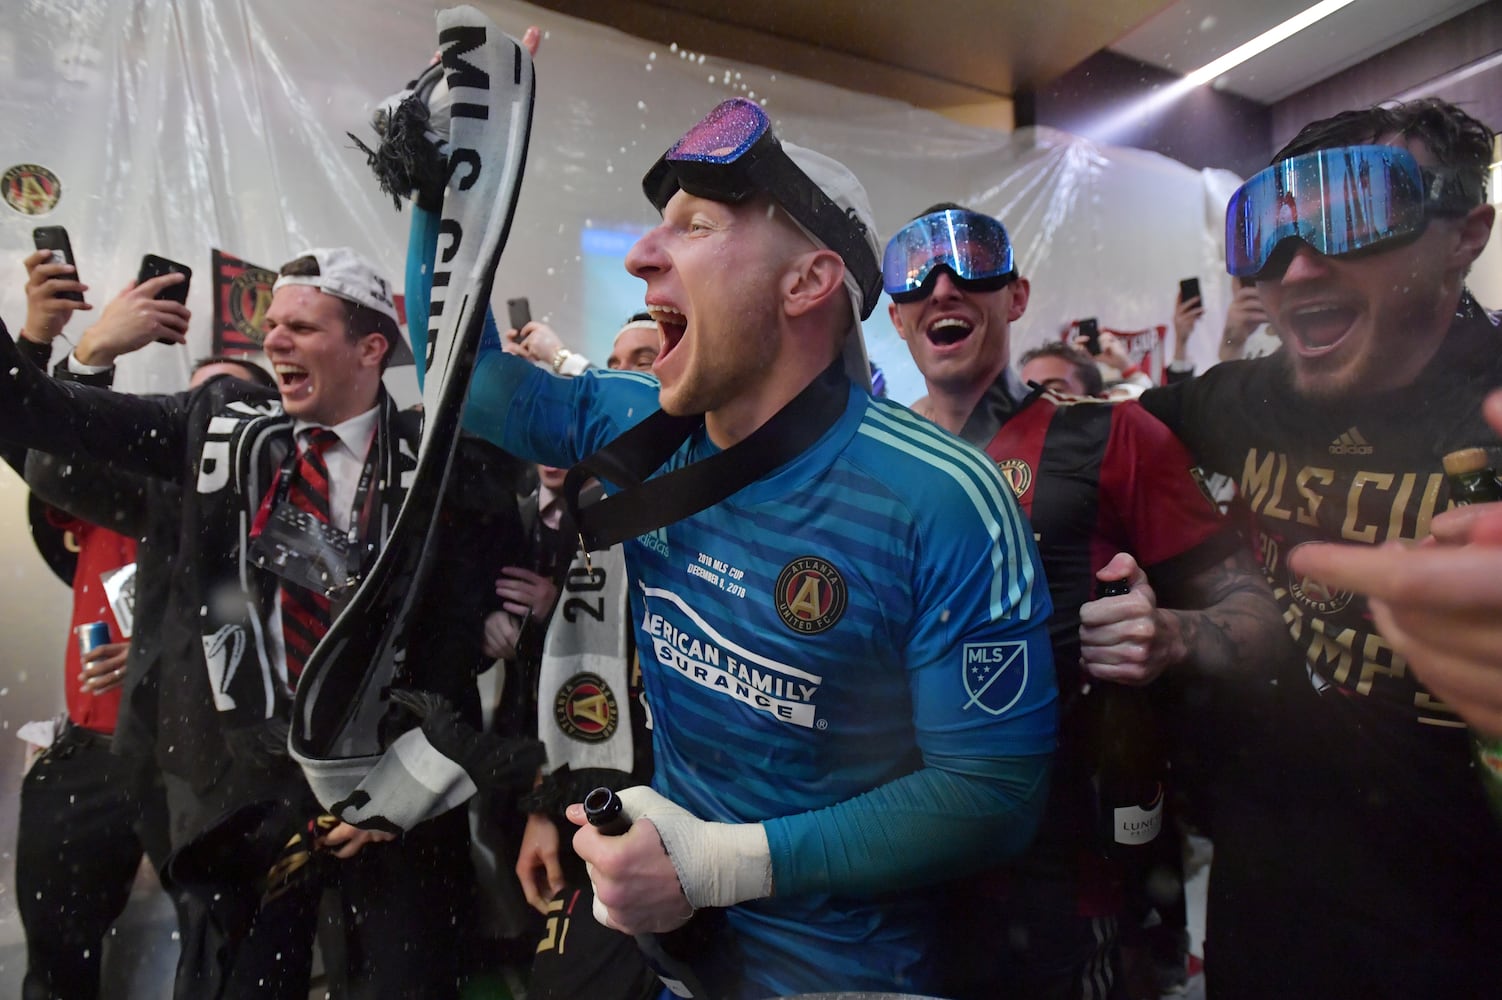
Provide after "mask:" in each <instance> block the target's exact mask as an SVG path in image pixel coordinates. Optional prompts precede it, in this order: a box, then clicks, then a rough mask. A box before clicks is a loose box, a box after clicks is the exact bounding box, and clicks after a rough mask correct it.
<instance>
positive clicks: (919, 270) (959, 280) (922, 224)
mask: <svg viewBox="0 0 1502 1000" xmlns="http://www.w3.org/2000/svg"><path fill="white" fill-rule="evenodd" d="M940 268H943V269H944V270H946V271H948V272H949V276H950V278H951V280H953V281H954V282H955V284H957V285H959V286H960V287H961V288H964V289H967V290H970V291H976V292H993V291H995V290H996V289H998V288H1001V287H1002V286H1003V285H1005V284H1007V283H1008V282H1011V281H1013V280H1015V279H1016V277H1017V267H1016V265H1015V264H1014V263H1013V261H1012V243H1011V240H1009V239H1007V231H1006V228H1005V227H1003V226H1002V224H1001V223H1000V222H997V221H996V220H995V219H993V218H991V217H990V216H989V215H982V214H980V213H979V212H971V211H968V210H966V209H962V208H950V209H943V210H941V211H936V212H929V213H928V214H926V215H920V216H919V217H918V218H916V219H914V220H913V221H912V222H909V223H908V224H907V225H905V226H903V227H902V228H901V229H899V230H898V231H897V235H895V236H893V237H892V239H891V241H890V242H888V243H887V251H886V253H885V255H883V258H882V265H881V275H882V287H883V289H884V290H885V291H886V293H887V294H888V295H890V296H891V297H892V301H893V302H916V301H918V300H919V299H923V298H927V297H928V295H929V294H930V293H931V292H932V290H933V279H934V277H935V276H936V275H937V273H938V270H939V269H940Z"/></svg>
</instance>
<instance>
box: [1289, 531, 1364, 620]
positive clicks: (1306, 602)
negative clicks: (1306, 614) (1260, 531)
mask: <svg viewBox="0 0 1502 1000" xmlns="http://www.w3.org/2000/svg"><path fill="white" fill-rule="evenodd" d="M1313 544H1317V543H1314V542H1300V543H1299V544H1298V545H1295V546H1294V547H1293V549H1292V550H1291V551H1290V552H1289V553H1288V555H1289V566H1288V592H1289V593H1291V594H1292V595H1293V598H1294V600H1296V601H1298V602H1299V603H1300V604H1302V605H1303V606H1304V607H1306V608H1308V609H1309V610H1310V611H1313V612H1314V613H1315V614H1320V615H1333V614H1336V613H1337V612H1340V611H1344V610H1345V609H1346V608H1347V607H1348V606H1349V605H1350V603H1351V602H1352V601H1353V600H1355V599H1356V595H1355V594H1354V593H1352V592H1351V591H1349V590H1341V589H1339V588H1337V587H1331V586H1329V585H1328V584H1325V583H1322V582H1320V581H1319V580H1314V579H1311V578H1309V577H1307V576H1300V575H1299V574H1297V573H1295V572H1294V571H1293V558H1292V557H1293V553H1294V552H1297V551H1298V550H1299V549H1301V548H1303V547H1304V546H1305V545H1313Z"/></svg>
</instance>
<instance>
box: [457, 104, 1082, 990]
mask: <svg viewBox="0 0 1502 1000" xmlns="http://www.w3.org/2000/svg"><path fill="white" fill-rule="evenodd" d="M643 187H644V190H645V193H646V194H647V197H648V198H649V200H650V201H651V202H652V204H653V205H655V206H656V207H657V208H658V209H659V210H660V211H661V213H662V220H661V223H660V224H659V225H657V226H655V227H653V228H652V229H651V230H650V231H648V232H647V233H645V234H644V235H643V236H642V237H641V239H640V240H639V241H638V242H637V243H636V245H634V246H633V247H632V248H631V250H630V252H629V253H628V254H627V256H626V267H627V269H628V270H629V271H631V273H632V274H634V275H636V276H637V277H639V278H641V279H642V280H643V281H644V282H645V284H646V290H645V295H644V301H645V304H646V306H647V310H648V312H649V313H650V314H651V316H652V318H653V320H654V321H655V323H656V324H657V328H658V330H659V336H660V339H661V345H662V351H661V353H660V354H659V355H658V357H657V359H656V360H655V361H654V362H653V364H652V368H651V372H652V374H653V375H656V376H657V378H656V380H653V379H650V378H644V377H643V376H642V375H641V374H638V373H634V372H610V371H600V370H590V371H586V372H584V373H582V374H580V375H578V376H577V377H575V378H572V379H561V378H557V377H555V376H553V375H551V374H549V373H547V372H546V371H544V370H541V369H539V368H538V367H536V366H533V365H531V364H529V363H527V362H525V361H524V360H523V359H521V358H518V357H516V356H513V355H507V354H503V353H500V352H498V351H491V352H488V353H483V354H482V356H481V358H480V360H479V362H478V363H477V370H476V375H475V380H474V382H473V383H472V384H471V392H470V397H469V401H468V407H467V410H466V414H465V419H466V425H467V426H468V427H470V428H471V429H473V430H476V431H479V432H481V433H485V434H486V435H487V436H488V437H490V439H491V440H493V441H494V442H495V443H496V444H498V445H500V446H501V447H502V448H504V449H506V450H508V451H510V452H512V453H514V454H517V455H520V456H522V457H525V458H527V459H529V460H532V461H539V462H544V463H546V464H548V465H552V466H555V467H571V466H573V467H576V468H575V469H574V471H573V472H571V473H570V481H573V480H574V479H575V478H576V476H577V475H578V473H579V472H580V471H581V468H580V467H582V469H584V470H588V471H594V472H597V473H598V474H599V476H600V478H601V480H602V481H603V482H604V483H605V484H606V486H607V492H608V493H609V496H608V497H607V499H605V500H602V501H601V502H600V503H598V504H594V505H590V506H584V507H579V508H578V510H577V513H578V521H579V526H580V529H581V532H585V533H586V534H593V537H595V538H596V539H598V538H599V537H600V535H599V534H594V533H593V532H592V528H591V524H598V523H600V522H599V521H594V520H593V519H594V518H596V517H597V516H598V517H599V518H600V519H601V521H603V520H604V514H603V512H604V511H605V510H606V505H607V504H610V505H611V506H610V508H609V509H610V510H613V511H624V512H629V515H630V518H631V521H630V524H629V530H628V531H623V532H621V533H620V536H619V537H620V538H621V539H622V545H623V549H624V552H625V556H626V569H627V573H628V574H629V577H630V582H631V586H630V588H629V589H630V595H631V596H630V599H631V604H632V607H631V615H630V618H631V620H632V621H634V622H635V623H636V629H637V632H636V636H637V649H638V650H639V652H640V660H641V678H642V684H643V689H644V692H645V700H646V702H647V703H649V704H650V705H651V708H652V714H653V749H654V751H655V758H654V759H655V761H656V764H655V772H654V776H653V779H652V786H651V787H650V788H648V787H636V788H627V789H624V790H622V791H621V793H620V798H621V801H622V803H623V804H624V806H625V811H626V813H627V815H628V816H629V817H630V818H631V819H632V821H633V825H632V827H631V829H630V830H629V831H628V832H626V833H625V834H624V835H622V836H619V837H615V838H607V837H605V836H604V835H602V834H600V833H599V832H597V831H596V830H594V829H585V830H581V831H580V832H579V833H577V834H576V835H575V838H574V846H575V848H576V850H577V851H578V854H579V856H580V857H581V858H582V859H584V860H585V861H586V862H587V863H588V864H589V865H590V871H591V879H592V882H593V885H594V887H595V890H596V892H595V906H594V912H595V914H596V916H597V918H598V919H599V921H600V923H602V924H604V925H605V926H608V927H612V928H615V929H617V930H621V931H624V932H627V933H637V932H640V931H657V932H661V931H666V930H671V929H673V928H675V927H677V926H678V925H680V924H682V923H683V922H684V921H685V920H686V919H688V918H689V917H690V916H691V915H692V912H693V909H695V908H710V909H713V910H716V911H719V913H720V914H721V915H722V918H723V924H722V925H721V926H720V927H719V929H718V930H716V931H714V934H715V935H716V936H715V940H714V942H713V944H711V945H709V946H707V947H705V948H704V949H703V950H702V952H701V954H700V955H698V956H695V960H694V961H691V962H689V963H688V965H689V966H690V968H689V970H688V972H690V973H692V974H693V976H697V977H698V978H700V979H701V980H707V981H708V986H709V987H710V989H711V990H714V989H715V988H716V987H717V986H719V987H720V989H719V990H718V991H716V992H715V996H717V997H723V998H738V1000H740V998H749V997H752V996H786V995H794V994H806V993H823V992H830V991H834V990H860V991H878V992H901V993H925V994H933V993H936V992H938V990H939V989H940V986H941V984H940V982H939V980H938V978H937V975H936V973H937V972H938V971H939V970H938V969H937V967H936V965H935V963H934V961H933V947H932V945H933V941H932V936H933V932H934V920H933V915H934V913H935V912H936V911H937V909H938V907H939V904H940V900H939V898H938V892H937V890H928V889H925V887H926V886H931V885H933V884H934V883H937V882H940V881H942V880H944V879H947V878H950V877H954V876H958V875H960V874H963V873H965V872H968V871H973V870H975V869H976V868H978V867H981V866H982V865H984V864H987V863H990V862H991V861H992V860H993V859H994V858H996V857H998V856H1003V857H1004V856H1007V855H1009V854H1013V853H1016V852H1018V851H1020V850H1021V849H1022V848H1023V846H1025V844H1026V842H1027V841H1028V840H1029V839H1031V837H1032V834H1033V833H1034V831H1035V830H1036V818H1037V815H1038V813H1039V812H1040V811H1041V809H1042V804H1043V798H1044V796H1045V794H1046V791H1045V789H1046V785H1047V781H1046V774H1047V769H1048V766H1049V761H1050V759H1051V752H1052V749H1053V744H1054V737H1055V735H1056V732H1055V722H1056V719H1055V717H1054V713H1053V706H1054V703H1055V701H1056V699H1057V693H1056V689H1055V686H1054V683H1053V671H1052V656H1051V653H1050V649H1049V646H1048V640H1047V629H1046V622H1047V617H1048V608H1049V601H1048V598H1047V596H1046V589H1045V588H1044V586H1043V585H1042V580H1041V570H1040V569H1039V567H1038V562H1037V553H1036V550H1035V549H1034V547H1033V544H1032V540H1031V533H1030V532H1029V531H1028V530H1027V526H1026V524H1025V523H1024V521H1023V518H1022V515H1021V512H1020V511H1019V509H1018V507H1017V504H1016V501H1015V499H1014V498H1013V496H1012V494H1011V493H1010V491H1008V490H1007V488H1006V484H1005V482H1004V481H1003V480H1002V478H1001V476H1000V474H999V472H998V471H997V469H996V467H995V466H994V465H993V464H992V463H990V462H987V461H985V460H984V459H983V458H982V457H981V456H979V455H976V454H974V453H973V452H970V451H969V450H965V449H957V448H955V447H954V443H953V441H951V440H950V439H949V438H948V436H947V435H945V434H943V432H941V431H940V430H938V429H937V428H935V427H933V426H932V425H931V424H928V423H927V422H925V421H923V420H921V419H919V418H917V417H915V416H914V415H913V414H912V413H910V412H909V411H908V410H907V409H906V408H904V407H901V406H899V405H897V404H895V403H889V402H886V401H884V400H878V399H874V398H873V397H872V396H871V395H870V394H869V393H868V392H866V391H865V389H864V388H863V387H862V386H858V385H856V384H854V383H855V381H856V380H859V381H860V382H861V383H864V382H865V380H866V379H867V378H868V377H869V373H870V368H869V365H868V364H867V362H866V359H865V356H864V351H863V350H862V349H861V337H860V328H859V321H860V319H861V318H863V317H864V316H866V315H868V314H869V313H870V312H871V309H872V308H873V306H874V305H875V302H876V300H877V299H878V298H879V297H880V293H881V284H882V282H881V269H880V267H879V266H878V259H879V253H880V245H879V244H878V243H877V242H876V237H875V223H874V219H873V217H872V213H871V209H870V205H869V203H868V201H867V198H866V194H865V191H864V188H862V186H861V185H860V182H859V181H858V180H857V179H856V178H855V176H854V175H853V174H852V173H851V172H850V171H849V170H848V169H847V168H846V167H844V166H843V165H841V164H839V163H838V162H836V161H834V160H832V159H830V158H829V157H826V156H822V155H821V154H819V153H816V152H814V151H812V150H807V149H802V148H799V147H797V146H794V145H792V144H791V143H784V142H781V141H779V140H778V138H777V137H776V136H775V135H773V133H772V131H771V126H770V122H769V121H768V120H767V117H766V115H765V113H764V112H763V111H762V110H761V109H760V107H759V106H757V105H755V104H753V103H751V102H749V101H745V100H732V101H728V102H726V103H724V104H722V105H720V106H719V107H718V108H716V109H714V111H713V112H711V113H710V114H709V115H708V116H707V117H706V118H705V119H704V120H703V121H701V122H699V123H698V124H697V125H695V126H694V127H693V128H691V129H690V130H689V131H688V133H687V134H685V135H684V136H683V138H682V139H680V140H679V141H678V142H676V143H674V144H673V146H672V147H671V148H670V149H669V150H668V151H667V153H666V154H664V155H663V157H662V158H661V159H660V160H659V161H658V162H657V163H656V165H654V166H653V167H652V169H651V170H650V171H649V172H648V173H647V175H646V177H645V179H644V182H643ZM700 418H702V419H700ZM668 430H674V432H675V433H676V435H677V436H676V437H673V436H671V435H669V434H668V433H667V431H668ZM648 439H650V441H649V443H650V445H651V449H650V450H649V449H647V448H645V447H643V448H637V447H636V445H637V444H638V443H639V442H642V441H647V440H648ZM605 459H609V460H610V461H609V462H607V461H605ZM647 497H651V498H652V499H653V500H654V503H651V504H649V503H647V502H646V499H645V498H647ZM656 501H660V502H656ZM664 511H666V513H664ZM626 516H627V515H626V514H625V513H623V514H622V515H621V519H622V520H625V519H626ZM644 525H648V526H646V527H644ZM970 650H984V651H985V655H984V656H983V657H980V658H982V659H985V662H984V663H980V662H978V659H977V656H976V655H975V654H971V655H970V661H967V651H970ZM1007 657H1011V658H1010V659H1007ZM967 662H968V663H969V666H968V667H967ZM1018 663H1020V664H1024V666H1023V667H1022V668H1019V669H1008V667H1009V666H1011V665H1013V664H1018ZM873 748H879V752H873ZM569 815H570V818H571V819H572V820H573V821H574V822H575V823H578V824H581V825H582V824H583V823H584V821H585V817H584V814H583V808H582V805H579V804H575V805H572V806H570V813H569ZM878 827H879V828H880V829H881V834H882V835H881V836H880V837H870V836H863V835H860V834H859V833H858V831H861V830H873V829H877V828H878ZM654 831H655V832H654ZM852 831H855V833H852ZM936 831H942V835H936ZM899 894H900V898H899ZM742 904H746V905H742ZM705 917H710V918H711V919H720V918H714V917H712V915H711V914H705ZM704 924H705V920H703V919H700V918H696V926H697V928H698V929H699V930H700V931H703V930H705V927H704ZM690 978H692V977H690ZM694 995H695V996H698V995H699V993H698V992H695V994H694Z"/></svg>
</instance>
